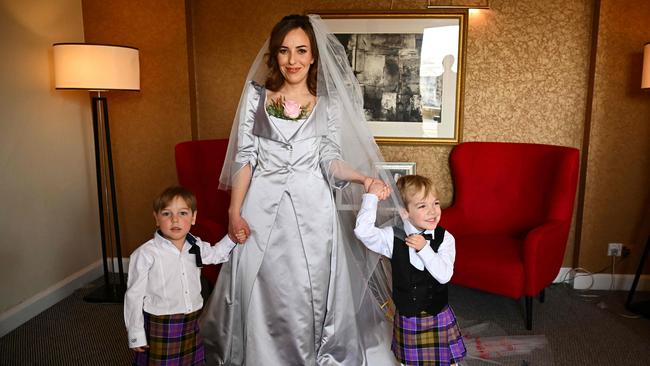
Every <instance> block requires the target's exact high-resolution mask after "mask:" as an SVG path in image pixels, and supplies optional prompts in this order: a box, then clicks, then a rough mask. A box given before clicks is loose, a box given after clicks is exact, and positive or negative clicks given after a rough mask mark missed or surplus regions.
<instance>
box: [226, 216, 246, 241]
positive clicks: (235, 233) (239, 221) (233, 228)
mask: <svg viewBox="0 0 650 366" xmlns="http://www.w3.org/2000/svg"><path fill="white" fill-rule="evenodd" d="M242 234H243V235H242ZM250 234H251V229H250V228H249V227H248V223H247V222H246V220H244V218H243V217H241V215H239V214H236V215H230V217H229V219H228V236H229V237H230V240H232V241H233V242H235V243H239V244H243V243H244V242H245V241H246V240H247V239H248V237H249V236H250ZM242 239H243V240H242Z"/></svg>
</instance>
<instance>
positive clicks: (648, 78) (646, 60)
mask: <svg viewBox="0 0 650 366" xmlns="http://www.w3.org/2000/svg"><path fill="white" fill-rule="evenodd" d="M641 88H643V89H647V88H650V42H648V43H646V44H645V46H643V76H641Z"/></svg>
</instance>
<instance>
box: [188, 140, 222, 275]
mask: <svg viewBox="0 0 650 366" xmlns="http://www.w3.org/2000/svg"><path fill="white" fill-rule="evenodd" d="M227 148H228V139H221V140H198V141H186V142H181V143H179V144H178V145H176V173H177V176H178V183H179V184H180V185H182V186H184V187H186V188H189V189H190V190H191V191H192V192H194V194H195V195H196V200H197V211H198V215H197V217H196V224H195V225H194V227H193V228H192V233H193V234H195V235H196V236H198V237H200V238H201V239H202V240H205V241H208V242H210V243H211V244H213V245H214V244H215V243H216V242H217V241H219V240H221V238H223V236H224V235H226V234H227V233H228V205H230V195H229V194H228V192H225V191H222V190H219V189H218V187H219V175H220V174H221V167H222V166H223V160H224V158H225V156H226V150H227ZM220 268H221V265H206V266H204V267H203V269H202V270H201V274H202V275H203V277H205V278H206V279H207V280H208V282H209V283H210V285H212V286H214V284H215V283H216V282H217V276H218V275H219V269H220Z"/></svg>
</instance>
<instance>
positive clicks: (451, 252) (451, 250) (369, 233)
mask: <svg viewBox="0 0 650 366" xmlns="http://www.w3.org/2000/svg"><path fill="white" fill-rule="evenodd" d="M377 202H378V198H377V196H376V195H374V194H371V193H366V194H364V195H363V201H362V202H361V209H360V210H359V213H358V214H357V224H356V227H355V228H354V234H355V235H356V237H357V238H358V239H359V240H361V242H362V243H363V244H364V245H365V246H366V247H367V248H368V249H370V250H372V251H373V252H375V253H378V254H381V255H383V256H385V257H388V258H392V257H393V243H394V240H395V238H394V232H393V227H392V226H385V227H381V228H378V227H376V226H375V220H376V218H377ZM404 231H405V232H406V235H407V236H409V235H413V234H419V233H420V232H421V231H422V230H418V229H417V228H416V227H415V226H413V224H411V222H410V221H408V220H404ZM425 233H427V234H431V235H435V234H434V230H426V231H425ZM429 244H430V243H429V242H428V241H427V244H426V245H425V246H424V247H423V248H422V249H420V250H419V251H416V250H415V249H414V248H411V247H409V261H410V263H411V265H412V266H413V267H415V268H417V269H419V270H420V271H422V270H424V268H426V269H427V271H429V273H431V275H432V276H433V278H435V279H436V281H438V282H440V283H447V282H449V280H450V279H451V276H452V275H453V274H454V259H455V258H456V240H455V239H454V237H453V235H451V234H450V233H449V232H448V231H446V230H445V237H444V238H443V239H442V244H440V247H439V248H438V252H437V253H436V252H434V251H433V249H432V248H431V246H430V245H429Z"/></svg>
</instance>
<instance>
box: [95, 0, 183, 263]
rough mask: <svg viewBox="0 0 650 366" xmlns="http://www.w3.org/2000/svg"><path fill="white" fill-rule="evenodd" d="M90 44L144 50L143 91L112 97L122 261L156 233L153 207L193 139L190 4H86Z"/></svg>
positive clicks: (119, 0) (112, 94) (177, 1)
mask: <svg viewBox="0 0 650 366" xmlns="http://www.w3.org/2000/svg"><path fill="white" fill-rule="evenodd" d="M83 15H84V31H85V36H86V42H96V43H109V44H121V45H127V46H133V47H137V48H139V49H140V78H141V83H140V87H141V91H140V92H109V93H107V99H108V108H109V116H110V126H111V140H112V141H111V142H112V146H113V161H114V168H115V179H116V181H115V184H116V188H117V199H118V208H119V213H118V215H119V220H120V231H121V238H122V247H123V248H124V251H125V252H124V256H128V254H129V253H130V252H131V250H133V249H135V248H137V247H138V246H139V245H140V244H142V243H143V242H144V241H145V240H147V239H149V238H150V237H151V235H152V234H153V230H154V228H155V224H154V221H153V218H152V216H151V211H152V208H151V202H152V200H153V198H154V196H155V195H157V194H158V193H160V192H161V191H162V190H163V189H164V188H165V187H166V186H168V185H171V184H175V183H176V170H175V165H174V145H175V144H176V143H178V142H180V141H184V140H190V139H191V122H190V98H189V76H188V67H187V64H188V58H187V38H186V25H185V2H184V1H182V0H175V1H171V0H169V1H168V0H165V1H142V2H132V1H128V0H115V1H99V0H83Z"/></svg>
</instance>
